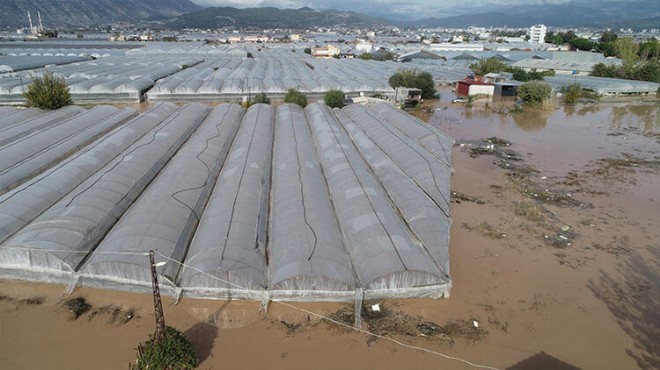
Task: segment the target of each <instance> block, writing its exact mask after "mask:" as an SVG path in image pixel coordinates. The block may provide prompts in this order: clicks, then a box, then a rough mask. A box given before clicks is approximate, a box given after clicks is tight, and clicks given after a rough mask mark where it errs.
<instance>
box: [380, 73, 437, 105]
mask: <svg viewBox="0 0 660 370" xmlns="http://www.w3.org/2000/svg"><path fill="white" fill-rule="evenodd" d="M389 84H390V86H391V87H392V88H393V89H396V88H397V87H413V88H417V89H420V90H422V98H424V99H432V98H434V97H435V94H436V93H437V91H436V90H435V84H434V82H433V76H432V75H431V74H430V73H428V72H418V71H417V70H416V69H403V70H400V71H398V72H396V73H395V74H393V75H392V76H390V79H389Z"/></svg>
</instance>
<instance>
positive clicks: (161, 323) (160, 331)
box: [149, 250, 165, 343]
mask: <svg viewBox="0 0 660 370" xmlns="http://www.w3.org/2000/svg"><path fill="white" fill-rule="evenodd" d="M149 262H150V264H151V286H152V288H153V296H154V312H155V315H156V332H155V333H154V341H155V342H156V343H161V342H162V341H163V339H164V338H165V315H163V303H162V302H161V300H160V289H159V288H158V275H157V273H156V262H155V260H154V251H153V250H150V251H149Z"/></svg>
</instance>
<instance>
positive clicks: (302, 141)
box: [268, 104, 357, 292]
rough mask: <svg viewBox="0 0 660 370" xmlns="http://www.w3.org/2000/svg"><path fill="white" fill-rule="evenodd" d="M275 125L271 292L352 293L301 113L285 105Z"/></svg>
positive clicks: (344, 256) (337, 232)
mask: <svg viewBox="0 0 660 370" xmlns="http://www.w3.org/2000/svg"><path fill="white" fill-rule="evenodd" d="M276 122H277V124H276V132H275V144H274V152H273V190H272V193H271V194H272V195H271V204H272V210H271V218H270V243H269V251H268V252H269V253H268V254H269V257H270V258H269V262H270V279H269V280H270V286H271V289H273V290H281V291H294V292H300V291H310V292H311V291H315V290H318V291H331V292H337V291H353V290H355V287H356V286H357V284H356V282H355V277H354V276H353V269H352V267H351V264H350V260H349V258H348V254H347V251H346V249H345V248H344V243H343V240H342V236H341V232H340V230H339V225H338V224H337V219H336V217H335V212H334V208H333V205H332V202H331V200H330V194H329V192H328V187H327V185H326V181H325V178H324V177H323V170H322V168H321V165H320V163H319V162H318V160H317V157H316V153H315V149H314V141H313V140H312V137H311V131H310V129H309V126H308V125H307V119H306V117H305V111H303V109H302V108H300V107H299V106H297V105H291V104H287V105H284V106H282V107H280V108H279V109H278V110H277V118H276ZM292 246H296V247H295V248H292Z"/></svg>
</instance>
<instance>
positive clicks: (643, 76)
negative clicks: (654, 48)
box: [635, 62, 660, 83]
mask: <svg viewBox="0 0 660 370" xmlns="http://www.w3.org/2000/svg"><path fill="white" fill-rule="evenodd" d="M635 79H636V80H641V81H651V82H655V83H660V63H658V62H647V63H644V64H643V65H641V66H640V67H639V68H637V70H636V71H635Z"/></svg>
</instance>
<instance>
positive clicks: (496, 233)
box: [463, 222, 506, 239]
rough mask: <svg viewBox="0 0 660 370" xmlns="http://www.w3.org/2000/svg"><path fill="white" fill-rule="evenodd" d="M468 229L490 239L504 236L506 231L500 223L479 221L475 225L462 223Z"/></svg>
mask: <svg viewBox="0 0 660 370" xmlns="http://www.w3.org/2000/svg"><path fill="white" fill-rule="evenodd" d="M463 227H464V228H466V229H467V230H468V231H477V232H479V233H481V234H482V235H483V236H485V237H487V238H490V239H503V238H505V237H506V231H505V228H504V226H503V225H502V224H500V225H497V226H492V225H490V224H489V223H488V222H480V223H478V224H476V225H470V224H466V223H464V224H463Z"/></svg>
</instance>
